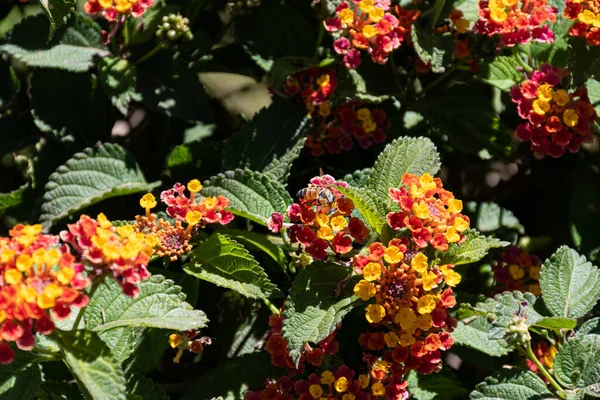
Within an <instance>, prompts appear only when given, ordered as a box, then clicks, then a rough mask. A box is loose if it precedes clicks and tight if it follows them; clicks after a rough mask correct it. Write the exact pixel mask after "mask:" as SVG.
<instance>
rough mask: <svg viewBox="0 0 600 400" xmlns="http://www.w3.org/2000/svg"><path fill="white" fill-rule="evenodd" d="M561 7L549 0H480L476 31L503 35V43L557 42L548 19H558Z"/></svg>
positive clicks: (491, 34)
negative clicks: (550, 2)
mask: <svg viewBox="0 0 600 400" xmlns="http://www.w3.org/2000/svg"><path fill="white" fill-rule="evenodd" d="M556 12H557V10H556V9H555V8H553V7H551V6H550V5H548V0H489V1H487V0H484V1H480V2H479V20H478V21H477V22H476V23H475V25H474V26H473V31H474V32H475V33H477V34H480V35H486V36H496V35H498V36H500V44H501V45H504V46H507V47H512V46H514V45H517V44H524V43H529V42H530V41H531V40H534V41H536V42H547V43H553V42H554V33H553V32H552V30H551V29H550V27H549V26H548V25H545V23H546V22H550V23H554V22H555V21H556Z"/></svg>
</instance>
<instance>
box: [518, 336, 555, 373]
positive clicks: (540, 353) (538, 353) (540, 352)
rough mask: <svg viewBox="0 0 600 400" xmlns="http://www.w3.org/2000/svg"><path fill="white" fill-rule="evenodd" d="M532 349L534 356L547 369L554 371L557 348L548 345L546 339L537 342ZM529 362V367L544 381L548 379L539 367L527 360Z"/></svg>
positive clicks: (532, 344)
mask: <svg viewBox="0 0 600 400" xmlns="http://www.w3.org/2000/svg"><path fill="white" fill-rule="evenodd" d="M531 348H532V350H533V354H534V355H535V358H537V359H538V361H539V362H540V363H541V364H542V365H543V366H544V367H546V368H548V369H552V368H554V357H556V353H557V352H558V350H557V349H556V346H554V345H553V344H550V343H548V342H547V341H546V340H545V339H542V340H540V341H536V342H533V343H531ZM525 361H526V362H527V367H528V368H529V369H530V370H531V371H532V372H535V373H536V374H538V375H540V377H541V378H542V379H544V380H545V379H546V377H545V376H544V375H543V374H542V373H541V372H539V370H538V367H537V365H535V364H534V362H533V361H530V360H525Z"/></svg>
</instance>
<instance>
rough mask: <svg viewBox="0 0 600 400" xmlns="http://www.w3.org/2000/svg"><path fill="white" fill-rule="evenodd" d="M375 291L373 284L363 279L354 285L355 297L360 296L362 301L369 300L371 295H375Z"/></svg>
mask: <svg viewBox="0 0 600 400" xmlns="http://www.w3.org/2000/svg"><path fill="white" fill-rule="evenodd" d="M376 293H377V291H376V290H375V286H373V285H372V284H371V283H369V282H367V281H365V280H364V279H362V280H361V281H360V282H358V283H357V284H356V286H354V294H355V295H356V297H360V298H361V299H362V300H363V301H367V300H369V299H370V298H371V297H373V296H375V294H376Z"/></svg>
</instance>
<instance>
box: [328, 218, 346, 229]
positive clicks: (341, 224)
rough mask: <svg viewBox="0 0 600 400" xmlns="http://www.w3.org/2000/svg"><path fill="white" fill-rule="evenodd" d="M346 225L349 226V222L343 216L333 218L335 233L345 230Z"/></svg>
mask: <svg viewBox="0 0 600 400" xmlns="http://www.w3.org/2000/svg"><path fill="white" fill-rule="evenodd" d="M346 225H348V222H347V221H346V218H345V217H343V216H341V215H338V216H337V217H333V218H331V227H332V228H333V230H334V231H335V232H339V231H341V230H343V229H344V228H345V227H346Z"/></svg>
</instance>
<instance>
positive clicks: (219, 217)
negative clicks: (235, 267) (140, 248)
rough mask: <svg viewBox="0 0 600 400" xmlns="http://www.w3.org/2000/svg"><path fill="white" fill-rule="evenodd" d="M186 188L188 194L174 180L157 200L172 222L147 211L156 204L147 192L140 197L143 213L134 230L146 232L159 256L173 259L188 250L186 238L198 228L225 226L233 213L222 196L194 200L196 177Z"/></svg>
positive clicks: (198, 185)
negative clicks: (172, 184)
mask: <svg viewBox="0 0 600 400" xmlns="http://www.w3.org/2000/svg"><path fill="white" fill-rule="evenodd" d="M187 190H188V191H189V194H186V193H185V191H186V186H183V185H182V184H181V183H176V184H175V185H174V186H173V188H171V189H168V190H165V191H163V192H162V193H161V195H160V199H161V201H162V202H163V203H164V204H165V205H166V206H167V210H166V212H167V215H168V216H169V217H170V218H172V219H173V220H174V222H171V221H169V220H166V219H164V218H158V216H157V215H156V214H153V213H151V212H150V210H151V209H153V208H154V207H156V205H157V201H156V199H155V197H154V196H153V195H152V194H151V193H148V194H146V195H144V196H143V197H142V199H141V200H140V205H141V206H142V208H144V209H145V210H146V214H145V215H137V216H136V218H135V219H136V223H135V224H134V228H135V230H136V232H141V233H143V234H144V235H146V237H147V240H148V242H149V243H150V244H151V246H152V248H153V251H154V254H156V255H158V256H159V257H163V256H168V257H170V259H171V260H172V261H174V260H176V259H177V258H178V257H179V256H181V255H182V254H186V253H188V252H190V251H191V250H192V246H191V245H190V240H191V238H192V235H193V234H195V233H196V232H197V230H198V229H199V228H202V227H204V226H206V225H207V224H213V223H218V224H221V225H227V224H228V223H229V222H231V221H232V220H233V214H232V213H231V211H229V210H228V209H227V207H229V199H227V198H226V197H225V196H221V195H219V196H217V197H205V198H203V199H202V200H201V201H200V202H198V201H197V199H196V194H197V193H199V192H200V191H201V190H202V184H201V183H200V181H198V180H197V179H193V180H191V181H190V182H189V183H188V184H187ZM184 224H185V225H186V226H185V227H184Z"/></svg>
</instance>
